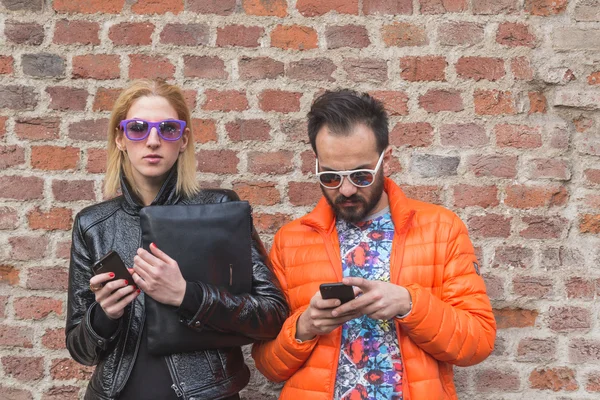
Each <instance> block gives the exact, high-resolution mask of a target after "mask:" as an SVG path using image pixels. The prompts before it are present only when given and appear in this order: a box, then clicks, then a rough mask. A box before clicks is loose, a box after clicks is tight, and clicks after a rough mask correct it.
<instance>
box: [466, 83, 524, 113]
mask: <svg viewBox="0 0 600 400" xmlns="http://www.w3.org/2000/svg"><path fill="white" fill-rule="evenodd" d="M474 101H475V113H476V114H478V115H502V114H509V115H510V114H516V113H517V110H516V108H515V100H514V99H513V95H512V92H503V91H500V90H495V89H492V90H483V89H477V90H475V94H474Z"/></svg>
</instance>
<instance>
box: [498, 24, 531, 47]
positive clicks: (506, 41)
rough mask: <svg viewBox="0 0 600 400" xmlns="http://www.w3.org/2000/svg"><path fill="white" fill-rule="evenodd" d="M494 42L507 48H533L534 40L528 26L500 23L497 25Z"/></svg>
mask: <svg viewBox="0 0 600 400" xmlns="http://www.w3.org/2000/svg"><path fill="white" fill-rule="evenodd" d="M496 42H497V43H499V44H501V45H504V46H509V47H519V46H524V47H531V48H533V47H535V46H536V38H535V36H534V35H533V34H532V33H531V31H530V29H529V25H527V24H521V23H518V22H502V23H500V24H499V25H498V32H497V33H496Z"/></svg>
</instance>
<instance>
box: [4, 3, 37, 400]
mask: <svg viewBox="0 0 600 400" xmlns="http://www.w3.org/2000/svg"><path fill="white" fill-rule="evenodd" d="M20 4H23V3H20ZM25 4H26V3H25ZM0 398H2V399H6V400H31V399H33V395H32V394H31V392H30V391H29V390H23V389H17V388H14V387H7V386H0Z"/></svg>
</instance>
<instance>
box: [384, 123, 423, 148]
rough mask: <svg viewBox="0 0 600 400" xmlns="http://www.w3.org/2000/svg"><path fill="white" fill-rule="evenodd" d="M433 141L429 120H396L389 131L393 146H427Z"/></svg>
mask: <svg viewBox="0 0 600 400" xmlns="http://www.w3.org/2000/svg"><path fill="white" fill-rule="evenodd" d="M431 143H433V127H432V126H431V124H429V122H407V123H402V122H398V123H397V124H396V125H395V126H394V128H393V129H392V131H391V132H390V144H392V145H393V146H407V147H427V146H429V145H431Z"/></svg>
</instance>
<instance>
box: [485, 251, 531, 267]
mask: <svg viewBox="0 0 600 400" xmlns="http://www.w3.org/2000/svg"><path fill="white" fill-rule="evenodd" d="M533 262H534V261H533V250H532V249H530V248H528V247H523V246H500V247H497V248H496V249H495V250H494V259H493V260H492V268H505V269H509V270H512V269H514V268H520V269H531V267H532V266H533Z"/></svg>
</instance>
